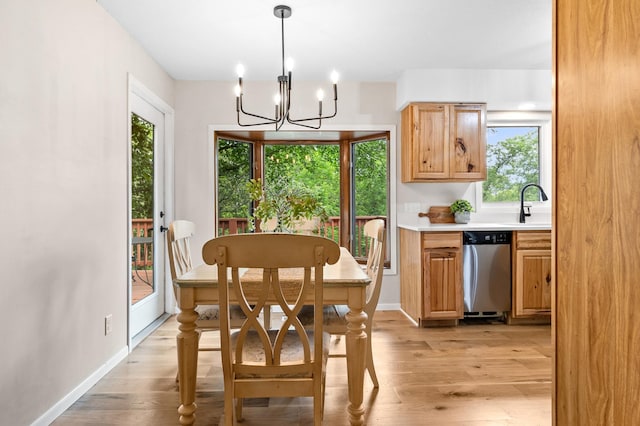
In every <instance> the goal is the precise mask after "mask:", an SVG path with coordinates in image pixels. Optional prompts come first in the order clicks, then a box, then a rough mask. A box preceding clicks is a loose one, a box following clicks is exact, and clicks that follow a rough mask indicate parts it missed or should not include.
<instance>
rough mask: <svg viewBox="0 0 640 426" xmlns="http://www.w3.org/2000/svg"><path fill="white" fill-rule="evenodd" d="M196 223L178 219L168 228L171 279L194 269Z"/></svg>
mask: <svg viewBox="0 0 640 426" xmlns="http://www.w3.org/2000/svg"><path fill="white" fill-rule="evenodd" d="M195 229H196V227H195V224H194V223H193V222H190V221H188V220H176V221H173V222H171V224H169V229H168V230H167V253H168V255H169V269H170V270H171V279H173V280H175V279H176V278H177V277H179V276H180V275H183V274H185V273H187V272H189V271H190V270H191V269H193V263H192V260H191V237H192V236H193V234H194V233H195Z"/></svg>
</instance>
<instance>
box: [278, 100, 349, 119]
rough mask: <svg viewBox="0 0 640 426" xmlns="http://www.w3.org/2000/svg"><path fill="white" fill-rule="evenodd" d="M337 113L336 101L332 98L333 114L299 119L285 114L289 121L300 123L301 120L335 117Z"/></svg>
mask: <svg viewBox="0 0 640 426" xmlns="http://www.w3.org/2000/svg"><path fill="white" fill-rule="evenodd" d="M337 113H338V101H337V100H336V99H334V100H333V114H331V115H319V116H317V117H311V118H300V119H294V118H291V116H290V115H287V121H288V122H289V123H291V124H298V123H302V122H305V121H314V120H326V119H329V118H333V117H335V116H336V114H337Z"/></svg>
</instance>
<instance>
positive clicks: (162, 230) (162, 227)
mask: <svg viewBox="0 0 640 426" xmlns="http://www.w3.org/2000/svg"><path fill="white" fill-rule="evenodd" d="M168 230H169V228H165V227H164V226H163V225H160V232H166V231H168Z"/></svg>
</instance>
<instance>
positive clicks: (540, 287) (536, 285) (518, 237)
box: [511, 231, 552, 318]
mask: <svg viewBox="0 0 640 426" xmlns="http://www.w3.org/2000/svg"><path fill="white" fill-rule="evenodd" d="M511 255H512V260H511V271H512V280H513V289H512V294H511V296H512V306H511V309H512V311H511V316H512V317H513V318H522V317H531V316H543V315H544V316H549V315H551V291H552V288H551V231H517V232H514V233H513V241H512V245H511Z"/></svg>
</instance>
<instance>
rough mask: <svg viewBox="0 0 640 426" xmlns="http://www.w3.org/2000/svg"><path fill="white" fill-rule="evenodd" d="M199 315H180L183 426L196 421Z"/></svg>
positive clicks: (188, 312) (180, 411)
mask: <svg viewBox="0 0 640 426" xmlns="http://www.w3.org/2000/svg"><path fill="white" fill-rule="evenodd" d="M196 319H198V314H197V313H196V312H195V311H194V309H193V308H191V309H183V310H182V312H180V313H179V314H178V322H179V323H180V325H179V326H178V329H179V330H180V332H179V333H178V336H177V337H176V341H177V347H178V382H179V383H178V387H179V389H180V407H179V408H178V414H180V424H181V425H191V424H193V422H195V420H196V408H197V405H196V403H195V397H196V375H197V367H198V334H197V333H196Z"/></svg>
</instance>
